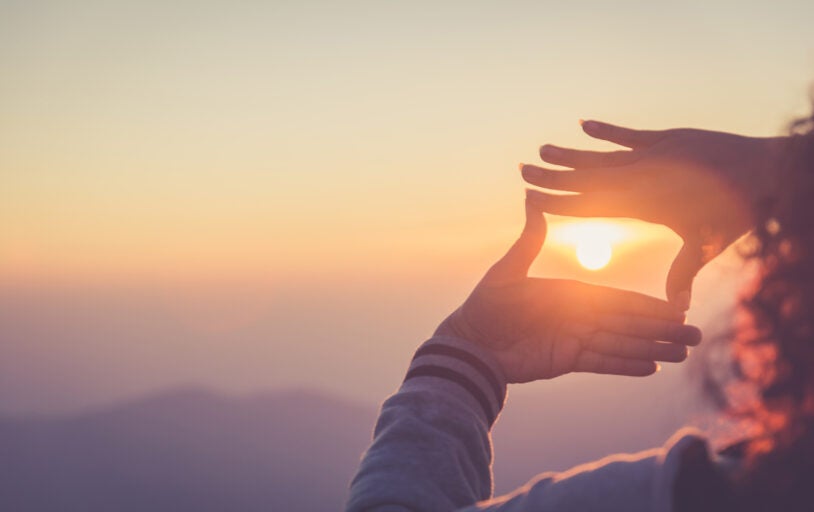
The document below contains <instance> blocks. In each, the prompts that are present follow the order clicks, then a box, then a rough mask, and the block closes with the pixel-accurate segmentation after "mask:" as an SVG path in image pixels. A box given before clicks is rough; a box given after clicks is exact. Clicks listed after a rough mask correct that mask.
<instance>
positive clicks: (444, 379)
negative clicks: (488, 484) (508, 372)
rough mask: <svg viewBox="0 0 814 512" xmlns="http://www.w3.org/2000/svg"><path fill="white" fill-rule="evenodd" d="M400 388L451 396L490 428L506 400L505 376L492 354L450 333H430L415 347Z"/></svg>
mask: <svg viewBox="0 0 814 512" xmlns="http://www.w3.org/2000/svg"><path fill="white" fill-rule="evenodd" d="M401 388H402V389H403V390H416V389H432V390H437V391H441V392H443V393H445V394H449V395H452V396H454V397H455V398H457V399H459V400H460V401H461V402H463V403H466V404H467V405H468V406H469V408H470V409H472V410H473V411H475V412H476V414H478V415H479V416H481V417H482V418H483V420H484V421H485V422H486V424H487V425H488V426H490V427H491V426H492V424H494V422H495V420H496V419H497V416H498V414H500V411H501V409H502V408H503V404H504V403H505V401H506V377H505V376H504V374H503V371H502V370H501V368H500V365H499V364H498V363H497V361H496V360H495V358H494V356H493V355H492V354H491V353H489V352H488V351H487V350H485V349H483V348H481V347H479V346H477V345H475V344H474V343H472V342H470V341H466V340H462V339H459V338H454V337H451V336H433V337H432V338H430V339H429V341H427V342H426V343H424V344H423V345H421V346H420V347H419V348H418V350H417V351H416V353H415V356H413V360H412V362H411V363H410V368H409V370H408V371H407V376H406V377H405V378H404V383H403V384H402V387H401Z"/></svg>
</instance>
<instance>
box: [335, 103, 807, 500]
mask: <svg viewBox="0 0 814 512" xmlns="http://www.w3.org/2000/svg"><path fill="white" fill-rule="evenodd" d="M582 126H583V129H584V130H585V132H586V133H587V134H588V135H590V136H592V137H596V138H600V139H603V140H608V141H611V142H615V143H617V144H621V145H623V146H625V147H627V148H629V149H627V150H621V151H613V152H590V151H581V150H574V149H568V148H561V147H556V146H552V145H545V146H543V147H542V148H541V151H540V155H541V157H542V159H543V160H544V161H546V162H548V163H551V164H556V165H561V166H566V167H568V168H569V169H567V170H555V169H549V168H544V167H541V166H534V165H522V166H521V169H522V175H523V177H524V179H526V181H528V182H529V183H531V184H533V185H538V186H541V187H544V188H547V189H553V190H558V191H569V192H576V194H573V195H561V194H553V193H550V192H542V191H538V190H529V191H527V195H526V225H525V228H524V230H523V232H522V234H521V235H520V237H519V239H518V240H517V242H516V243H515V244H514V245H513V246H512V248H511V249H509V251H508V252H507V253H506V255H505V256H504V257H503V258H502V259H501V260H500V261H498V262H497V263H496V264H495V265H494V266H492V268H490V269H489V271H488V272H487V273H486V274H485V276H484V277H483V279H482V280H481V281H480V283H479V284H478V285H477V286H476V287H475V289H474V291H473V292H472V294H471V295H470V296H469V297H468V298H467V299H466V301H464V303H463V304H462V305H461V306H460V307H459V308H458V309H456V310H455V311H454V312H453V313H452V314H450V315H449V316H448V317H447V318H446V319H445V320H444V321H443V322H442V323H441V324H440V326H439V327H438V329H437V330H436V331H435V333H434V335H433V336H432V337H431V338H430V340H429V341H427V342H425V343H424V344H423V345H421V346H420V347H419V349H418V350H417V351H416V353H415V355H414V357H413V359H412V361H411V363H410V367H409V369H408V371H407V374H406V376H405V379H404V381H403V383H402V385H401V387H400V388H399V390H398V391H397V392H396V393H395V394H394V395H392V396H391V397H390V398H388V399H387V400H386V401H385V402H384V404H383V406H382V410H381V414H380V416H379V419H378V421H377V423H376V427H375V430H374V439H373V442H372V444H371V445H370V447H369V448H368V449H367V451H366V452H365V454H364V456H363V458H362V461H361V464H360V467H359V470H358V472H357V474H356V476H355V478H354V479H353V481H352V483H351V488H350V498H349V501H348V503H347V510H349V511H353V512H356V511H402V510H403V511H407V510H410V511H425V510H426V511H445V510H467V511H486V510H493V511H501V512H511V511H515V512H520V511H532V510H534V511H545V510H557V511H562V510H579V511H591V510H625V511H630V510H657V511H661V510H663V511H673V510H676V511H690V510H754V511H757V510H795V511H796V510H811V507H812V506H814V505H812V503H814V486H812V485H809V484H810V483H811V480H812V478H814V477H812V475H814V372H812V369H813V368H812V366H813V365H814V339H812V338H813V337H814V326H813V325H812V319H814V272H812V269H813V268H814V266H812V261H811V258H812V255H814V229H812V219H813V218H814V217H812V215H811V212H809V209H810V208H811V206H809V205H810V204H812V203H811V197H814V117H812V118H808V119H804V120H801V121H799V122H797V123H795V124H794V125H793V128H792V132H791V134H790V135H788V136H784V137H772V138H756V137H743V136H739V135H733V134H726V133H720V132H711V131H704V130H694V129H675V130H664V131H642V130H632V129H628V128H622V127H618V126H613V125H610V124H606V123H601V122H597V121H587V122H585V123H583V125H582ZM543 212H548V213H553V214H558V215H572V216H590V217H594V216H596V217H634V218H639V219H642V220H646V221H649V222H657V223H661V224H664V225H666V226H668V227H670V228H671V229H673V230H674V231H675V232H676V233H678V234H679V236H681V237H682V239H683V240H684V246H683V248H682V249H681V251H680V252H679V254H678V256H677V257H676V259H675V261H674V263H673V265H672V267H671V269H670V272H669V274H668V277H667V284H666V288H667V298H668V301H662V300H660V299H657V298H653V297H648V296H645V295H641V294H638V293H634V292H629V291H622V290H616V289H612V288H605V287H599V286H593V285H588V284H585V283H580V282H576V281H569V280H562V279H535V278H530V277H528V276H527V272H528V268H529V266H530V265H531V263H532V261H533V260H534V259H535V257H536V256H537V254H538V252H539V251H540V248H541V247H542V246H543V244H544V242H545V235H546V223H545V218H544V215H543ZM750 231H751V232H752V238H753V241H754V243H753V250H752V252H751V254H750V257H751V258H753V259H754V260H755V261H756V262H757V263H758V266H759V272H758V277H757V281H756V283H755V285H754V286H753V287H752V288H750V289H749V291H748V292H747V293H746V295H745V298H744V300H743V303H742V305H741V308H742V311H743V313H744V315H746V317H747V318H748V319H749V322H748V323H746V324H744V327H742V328H741V329H740V330H739V331H738V332H737V333H736V335H735V336H733V337H732V338H731V339H730V342H731V347H732V348H733V350H732V352H731V358H732V361H731V362H732V364H733V365H734V366H735V368H736V369H737V370H738V371H737V372H735V373H734V375H733V376H731V377H730V380H729V381H726V382H722V383H720V385H721V386H722V388H723V389H724V395H725V392H726V386H728V385H729V384H733V383H735V384H743V385H747V386H749V389H751V390H753V391H754V398H753V399H752V400H751V401H748V402H747V403H746V405H744V404H743V403H741V404H739V405H738V408H737V409H735V406H729V409H728V411H729V412H730V413H737V414H739V415H740V416H741V417H743V418H745V419H747V420H749V426H750V428H749V430H748V432H749V435H748V437H746V438H745V439H744V440H743V441H742V442H739V443H736V444H734V445H731V446H729V447H727V448H726V449H724V450H722V451H720V452H718V453H713V452H712V451H711V450H710V448H709V442H708V439H707V437H706V436H705V435H704V434H703V433H702V432H698V431H694V430H681V431H679V432H678V433H676V435H674V436H673V438H671V439H670V440H669V441H668V442H667V443H666V444H665V446H663V447H661V448H657V449H654V450H649V451H647V452H642V453H639V454H633V455H615V456H610V457H608V458H605V459H602V460H601V461H597V462H595V463H592V464H587V465H583V466H580V467H578V468H575V469H573V470H570V471H567V472H564V473H543V474H541V475H539V476H538V477H537V478H536V479H535V480H533V481H532V482H530V483H529V484H528V485H526V486H524V487H522V488H520V489H518V490H516V491H515V492H513V493H510V494H507V495H504V496H498V497H494V496H493V492H492V475H491V457H492V449H491V438H490V430H491V427H492V425H493V424H494V422H495V421H496V420H497V418H498V415H499V413H500V411H501V409H502V407H503V406H504V404H505V401H506V385H507V384H508V383H513V382H528V381H533V380H538V379H550V378H554V377H557V376H560V375H563V374H566V373H569V372H595V373H605V374H613V375H625V376H638V377H646V376H648V375H651V374H653V373H654V372H656V371H657V369H658V364H657V362H659V361H665V362H681V361H683V360H684V359H685V358H686V357H687V347H688V346H693V345H696V344H698V343H699V342H700V340H701V332H700V330H699V329H698V328H697V327H694V326H690V325H686V324H685V323H684V319H685V316H684V311H686V310H687V309H688V308H689V307H690V303H691V290H692V281H693V279H694V277H695V276H696V274H697V273H698V272H699V271H700V270H701V269H702V268H703V266H704V265H705V264H706V263H708V262H709V261H710V260H712V259H713V258H714V257H716V256H717V255H718V254H720V253H721V252H722V251H723V250H724V249H725V248H726V247H728V246H729V245H731V244H732V243H733V242H734V241H735V240H737V239H738V238H740V237H741V236H743V235H744V234H746V233H747V232H750ZM739 389H743V388H742V387H741V388H739Z"/></svg>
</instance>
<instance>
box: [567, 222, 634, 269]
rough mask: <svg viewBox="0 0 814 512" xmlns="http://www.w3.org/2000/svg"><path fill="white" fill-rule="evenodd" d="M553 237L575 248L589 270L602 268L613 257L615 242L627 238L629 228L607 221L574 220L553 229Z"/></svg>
mask: <svg viewBox="0 0 814 512" xmlns="http://www.w3.org/2000/svg"><path fill="white" fill-rule="evenodd" d="M551 235H552V238H554V239H555V240H556V241H557V242H558V243H560V244H562V245H565V246H568V247H570V248H573V250H574V253H575V256H576V259H577V261H578V262H579V264H580V265H582V267H583V268H585V269H587V270H600V269H602V268H604V267H605V266H607V265H608V263H610V261H611V259H612V258H613V247H614V245H615V244H617V243H619V242H621V241H622V240H623V239H625V238H627V237H628V236H629V234H628V233H627V230H626V229H625V228H624V227H623V226H621V225H619V224H617V223H612V222H606V221H572V222H563V223H561V224H558V225H557V226H556V227H555V228H554V229H552V233H551Z"/></svg>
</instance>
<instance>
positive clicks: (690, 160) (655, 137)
mask: <svg viewBox="0 0 814 512" xmlns="http://www.w3.org/2000/svg"><path fill="white" fill-rule="evenodd" d="M582 128H583V130H584V131H585V133H587V134H588V135H590V136H591V137H594V138H597V139H602V140H607V141H610V142H613V143H616V144H619V145H621V146H625V147H627V148H630V149H631V151H624V150H623V151H611V152H595V151H579V150H574V149H566V148H558V147H555V146H551V145H545V146H543V147H542V148H540V156H541V157H542V159H543V160H544V161H546V162H548V163H551V164H556V165H562V166H566V167H570V168H572V169H573V170H570V171H558V170H552V169H544V168H541V167H536V166H533V165H524V166H522V171H523V177H524V178H525V180H526V181H528V182H529V183H532V184H534V185H539V186H541V187H544V188H548V189H555V190H566V191H573V192H581V194H579V195H553V194H545V193H538V196H537V197H538V199H539V201H540V203H541V204H542V208H543V210H544V211H547V212H550V213H553V214H556V215H570V216H578V217H633V218H637V219H642V220H645V221H648V222H655V223H659V224H664V225H665V226H667V227H669V228H671V229H672V230H673V231H675V232H676V233H677V234H678V235H679V236H680V237H681V238H682V240H683V241H684V246H683V247H682V249H681V251H680V252H679V253H678V255H677V256H676V258H675V261H674V262H673V264H672V267H671V268H670V272H669V274H668V276H667V298H668V300H670V301H671V302H672V303H674V304H676V306H678V307H679V308H680V309H682V310H687V309H688V308H689V305H690V294H691V290H692V281H693V279H694V278H695V275H696V274H697V273H698V271H700V270H701V268H702V267H703V266H704V265H705V264H706V263H707V262H709V261H710V260H711V259H712V258H714V257H715V256H717V255H718V254H720V253H721V252H722V251H723V250H724V249H726V248H727V247H728V246H729V245H730V244H731V243H732V242H734V241H735V240H737V239H738V238H740V237H741V236H742V235H743V234H745V233H746V232H747V231H749V230H750V229H751V228H752V227H753V224H754V222H755V218H756V216H757V215H756V213H757V212H756V208H757V206H758V205H760V204H762V203H764V202H765V200H766V199H768V198H771V197H775V196H776V195H777V186H778V181H779V180H778V179H777V178H776V172H775V171H776V168H775V167H776V165H775V162H776V160H777V157H776V154H777V153H778V152H779V148H780V147H781V146H782V139H768V138H767V139H761V138H751V137H743V136H740V135H733V134H729V133H720V132H711V131H704V130H693V129H675V130H665V131H644V130H631V129H628V128H621V127H618V126H613V125H610V124H605V123H600V122H597V121H587V122H585V123H583V125H582Z"/></svg>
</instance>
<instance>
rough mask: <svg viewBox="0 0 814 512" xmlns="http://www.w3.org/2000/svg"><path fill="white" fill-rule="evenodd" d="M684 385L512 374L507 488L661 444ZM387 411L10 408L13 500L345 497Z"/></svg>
mask: <svg viewBox="0 0 814 512" xmlns="http://www.w3.org/2000/svg"><path fill="white" fill-rule="evenodd" d="M610 383H612V384H611V385H608V384H610ZM680 389H681V387H680V386H677V381H676V379H674V378H667V379H659V378H653V379H651V380H650V381H649V383H648V386H647V387H646V388H643V387H642V381H641V380H636V379H607V378H604V379H603V378H602V377H590V378H588V377H583V378H581V379H576V380H570V381H569V380H567V379H560V380H559V381H552V382H545V383H539V384H534V385H526V386H521V387H513V388H512V390H511V392H510V404H509V407H508V408H507V410H506V411H504V413H503V415H502V417H501V420H500V421H499V422H498V426H497V428H496V431H495V452H496V461H495V472H496V488H497V491H498V492H499V493H502V492H506V491H508V490H511V489H512V488H514V487H515V486H517V485H519V484H522V483H524V482H526V481H527V480H529V479H530V478H531V477H533V476H534V475H535V474H536V473H538V472H541V471H545V470H552V469H566V468H568V467H570V466H572V465H574V464H577V463H581V462H585V461H589V460H593V459H595V458H597V457H601V456H603V455H606V454H608V453H612V452H617V451H636V450H640V449H644V448H649V447H652V446H654V445H659V444H661V443H662V442H663V441H664V440H665V439H666V438H667V437H668V436H669V435H670V434H671V433H672V432H673V431H674V430H675V429H676V428H677V427H678V426H680V425H681V423H682V422H683V418H684V417H685V416H686V413H684V412H682V411H683V407H680V400H677V399H676V396H677V395H679V394H680ZM643 390H644V391H645V393H644V394H642V391H643ZM636 392H638V393H639V395H638V396H637V397H636V398H635V399H632V397H633V396H634V393H636ZM665 400H669V401H670V402H673V401H675V402H676V403H675V404H674V406H667V405H665ZM375 416H376V407H374V406H372V405H370V406H364V405H359V404H354V403H351V402H347V401H344V400H342V399H338V398H336V397H333V396H331V395H329V394H323V393H319V392H313V391H287V392H274V393H266V394H262V395H254V396H251V397H244V398H235V397H227V396H223V395H218V394H214V393H210V392H205V391H200V390H176V391H172V392H167V393H163V394H159V395H155V396H151V397H147V398H145V399H142V400H138V401H130V402H125V403H122V404H119V405H116V406H111V407H108V408H105V409H100V410H96V411H91V412H86V413H82V414H77V415H73V416H60V417H50V418H29V419H12V418H5V419H2V418H0V510H3V511H6V510H7V511H14V512H44V511H49V512H50V511H60V512H66V511H68V512H72V511H77V512H95V511H105V512H110V511H117V512H129V511H147V510H149V511H151V512H163V511H172V512H187V511H190V512H192V511H195V512H209V511H248V512H250V511H254V510H258V511H259V510H263V511H286V512H323V511H332V510H341V507H342V504H343V503H344V501H345V499H346V495H347V486H348V483H349V481H350V479H351V477H352V476H353V473H354V471H355V469H356V466H357V464H358V462H359V457H360V455H361V453H362V451H363V450H364V449H365V447H366V446H367V445H368V443H369V441H370V435H371V432H372V429H373V422H374V421H375Z"/></svg>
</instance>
